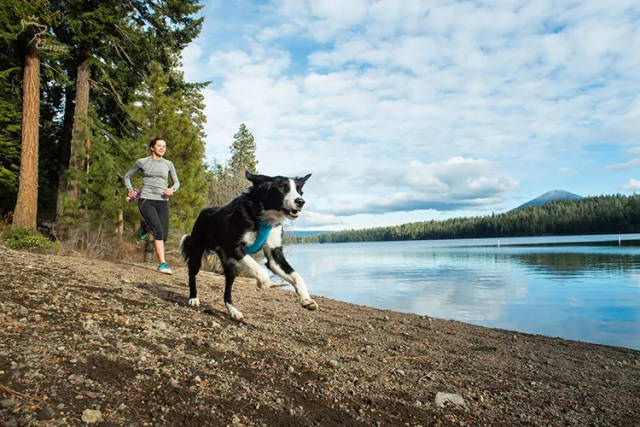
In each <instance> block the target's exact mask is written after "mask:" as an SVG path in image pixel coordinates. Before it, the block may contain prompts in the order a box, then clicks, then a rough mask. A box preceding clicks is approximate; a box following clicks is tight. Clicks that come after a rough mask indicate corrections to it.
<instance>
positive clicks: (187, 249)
mask: <svg viewBox="0 0 640 427" xmlns="http://www.w3.org/2000/svg"><path fill="white" fill-rule="evenodd" d="M191 240H192V239H191V235H190V234H185V235H184V236H182V239H181V240H180V253H181V254H182V257H183V258H184V259H185V261H188V260H189V254H190V253H191V243H192V241H191Z"/></svg>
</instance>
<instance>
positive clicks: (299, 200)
mask: <svg viewBox="0 0 640 427" xmlns="http://www.w3.org/2000/svg"><path fill="white" fill-rule="evenodd" d="M295 202H296V206H297V207H298V208H301V207H303V206H304V199H303V198H302V197H298V198H297V199H296V200H295Z"/></svg>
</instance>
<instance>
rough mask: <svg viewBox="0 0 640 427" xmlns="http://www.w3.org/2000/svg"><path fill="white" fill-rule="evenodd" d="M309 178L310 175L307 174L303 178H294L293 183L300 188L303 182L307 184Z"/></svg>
mask: <svg viewBox="0 0 640 427" xmlns="http://www.w3.org/2000/svg"><path fill="white" fill-rule="evenodd" d="M310 176H311V174H310V173H309V174H307V175H305V176H303V177H302V178H296V179H295V182H296V184H298V185H299V186H300V187H302V186H303V185H304V183H305V182H307V180H308V179H309V177H310Z"/></svg>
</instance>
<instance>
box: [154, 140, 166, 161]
mask: <svg viewBox="0 0 640 427" xmlns="http://www.w3.org/2000/svg"><path fill="white" fill-rule="evenodd" d="M165 151H167V142H166V141H165V140H164V139H159V140H157V141H156V143H155V144H154V145H153V147H151V152H152V153H153V154H155V155H156V156H160V157H162V156H164V152H165Z"/></svg>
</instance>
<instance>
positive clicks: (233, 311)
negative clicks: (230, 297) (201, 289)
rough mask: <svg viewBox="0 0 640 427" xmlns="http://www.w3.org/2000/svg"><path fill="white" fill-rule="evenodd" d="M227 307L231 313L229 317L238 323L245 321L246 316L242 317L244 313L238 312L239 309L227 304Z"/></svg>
mask: <svg viewBox="0 0 640 427" xmlns="http://www.w3.org/2000/svg"><path fill="white" fill-rule="evenodd" d="M226 306H227V311H228V312H229V316H230V317H231V318H232V319H233V320H235V321H237V322H241V321H242V320H244V316H243V315H242V313H240V311H238V309H237V308H235V307H234V306H232V305H231V304H226Z"/></svg>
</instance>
